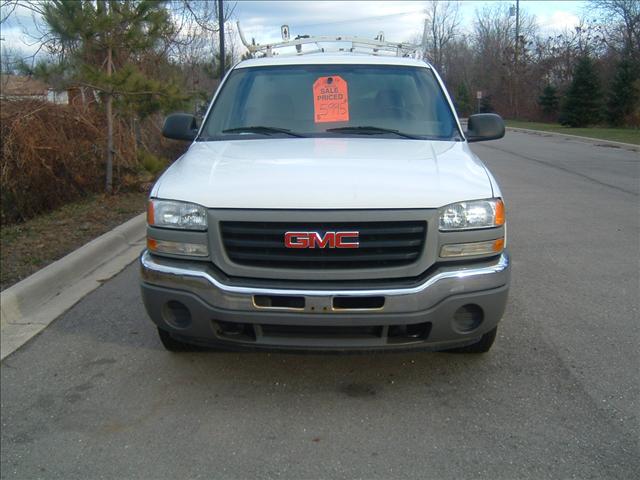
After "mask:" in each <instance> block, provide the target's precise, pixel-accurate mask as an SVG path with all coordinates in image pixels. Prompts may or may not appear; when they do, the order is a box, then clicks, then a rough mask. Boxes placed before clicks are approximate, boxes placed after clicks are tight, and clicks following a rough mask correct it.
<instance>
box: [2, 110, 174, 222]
mask: <svg viewBox="0 0 640 480" xmlns="http://www.w3.org/2000/svg"><path fill="white" fill-rule="evenodd" d="M160 122H161V119H159V118H154V119H149V120H148V121H147V122H145V124H144V125H142V126H141V127H140V128H139V129H138V144H139V145H140V146H139V147H137V145H136V140H135V137H136V133H135V131H134V129H133V128H131V127H130V126H129V125H128V124H127V123H126V122H125V121H123V120H122V119H119V118H116V121H115V124H114V134H115V135H114V145H115V158H114V188H115V190H116V192H117V191H118V190H138V189H139V184H140V183H143V182H147V183H148V182H149V181H151V180H153V175H151V177H150V175H149V174H148V172H144V166H143V165H140V155H139V154H138V151H137V148H140V149H141V150H144V149H149V150H151V152H150V153H151V154H156V155H158V152H159V153H160V155H159V156H162V157H164V158H165V159H166V160H168V161H169V160H173V159H175V158H176V156H177V155H178V154H179V153H180V149H183V148H184V146H183V145H180V144H177V145H176V143H175V142H167V141H166V140H162V139H161V138H160V128H159V124H160ZM0 134H1V138H2V149H1V150H0V189H1V199H2V203H1V216H2V224H8V223H15V222H20V221H24V220H26V219H28V218H31V217H33V216H35V215H37V214H40V213H43V212H48V211H51V210H53V209H55V208H57V207H60V206H61V205H64V204H66V203H68V202H71V201H74V200H78V199H80V198H83V197H86V196H88V195H90V194H93V193H100V192H103V191H104V188H105V187H104V185H105V146H106V128H105V119H104V114H103V113H102V111H100V110H99V109H98V108H92V109H82V108H78V107H72V106H66V105H54V104H51V103H45V102H41V101H3V102H2V104H1V105H0ZM152 173H153V174H155V173H157V172H152Z"/></svg>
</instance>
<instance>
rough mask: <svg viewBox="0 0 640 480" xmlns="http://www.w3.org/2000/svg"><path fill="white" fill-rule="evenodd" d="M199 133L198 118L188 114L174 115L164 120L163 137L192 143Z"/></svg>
mask: <svg viewBox="0 0 640 480" xmlns="http://www.w3.org/2000/svg"><path fill="white" fill-rule="evenodd" d="M197 133H198V124H197V122H196V117H194V116H193V115H190V114H188V113H172V114H171V115H169V116H168V117H167V118H165V120H164V125H163V126H162V136H163V137H166V138H173V139H174V140H188V141H192V140H193V139H194V138H196V135H197Z"/></svg>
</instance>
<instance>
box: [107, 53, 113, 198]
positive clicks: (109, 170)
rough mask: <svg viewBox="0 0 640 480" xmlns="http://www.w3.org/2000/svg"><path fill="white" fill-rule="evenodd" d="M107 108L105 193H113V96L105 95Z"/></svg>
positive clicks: (109, 67) (109, 62)
mask: <svg viewBox="0 0 640 480" xmlns="http://www.w3.org/2000/svg"><path fill="white" fill-rule="evenodd" d="M111 53H112V52H111V47H109V49H108V51H107V77H109V78H111ZM109 88H110V87H109ZM106 107H107V183H106V191H107V193H108V194H111V193H113V95H112V94H111V92H108V93H107V95H106Z"/></svg>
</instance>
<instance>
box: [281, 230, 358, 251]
mask: <svg viewBox="0 0 640 480" xmlns="http://www.w3.org/2000/svg"><path fill="white" fill-rule="evenodd" d="M359 237H360V232H326V233H325V234H324V235H322V234H320V233H318V232H287V233H285V234H284V246H285V247H287V248H326V247H329V248H358V247H359V246H360V242H359V241H358V239H359Z"/></svg>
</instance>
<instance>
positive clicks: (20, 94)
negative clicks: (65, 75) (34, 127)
mask: <svg viewBox="0 0 640 480" xmlns="http://www.w3.org/2000/svg"><path fill="white" fill-rule="evenodd" d="M0 99H2V100H41V101H43V102H50V103H57V104H62V105H67V104H68V103H69V94H68V92H67V91H66V90H55V89H54V88H52V87H51V86H49V85H48V84H46V83H45V82H43V81H41V80H36V79H35V78H31V77H27V76H23V75H1V76H0Z"/></svg>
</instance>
